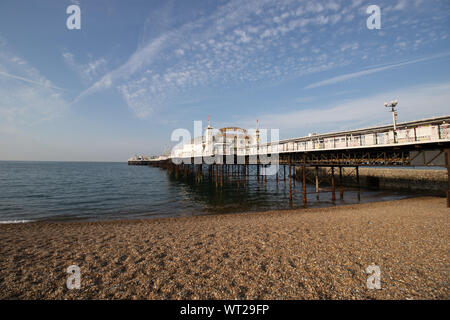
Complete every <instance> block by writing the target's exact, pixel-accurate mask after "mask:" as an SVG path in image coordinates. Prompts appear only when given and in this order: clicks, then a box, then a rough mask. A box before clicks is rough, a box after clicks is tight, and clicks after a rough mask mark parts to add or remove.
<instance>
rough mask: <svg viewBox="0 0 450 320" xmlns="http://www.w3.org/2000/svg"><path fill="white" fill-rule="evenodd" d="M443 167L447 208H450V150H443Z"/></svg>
mask: <svg viewBox="0 0 450 320" xmlns="http://www.w3.org/2000/svg"><path fill="white" fill-rule="evenodd" d="M445 166H446V167H447V181H448V190H447V208H450V149H445Z"/></svg>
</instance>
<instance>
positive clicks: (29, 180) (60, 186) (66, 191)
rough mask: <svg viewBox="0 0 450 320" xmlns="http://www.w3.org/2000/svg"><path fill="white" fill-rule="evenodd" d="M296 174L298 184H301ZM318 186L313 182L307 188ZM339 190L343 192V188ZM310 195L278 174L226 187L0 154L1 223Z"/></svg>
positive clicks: (216, 207)
mask: <svg viewBox="0 0 450 320" xmlns="http://www.w3.org/2000/svg"><path fill="white" fill-rule="evenodd" d="M300 189H301V185H300V183H298V182H297V184H296V186H295V190H297V191H300ZM313 191H314V187H313V186H308V192H313ZM408 196H410V195H408V194H405V193H400V192H392V191H389V192H384V191H370V190H362V191H361V200H362V201H361V202H372V201H383V200H390V199H401V198H405V197H408ZM336 197H337V198H339V194H338V192H337V195H336ZM302 199H303V195H302V194H299V193H294V200H293V203H292V206H290V204H289V187H288V184H287V183H284V182H283V180H282V179H280V181H279V183H278V184H277V183H276V181H275V178H274V177H270V178H268V181H267V183H263V182H259V183H258V182H257V180H256V178H255V177H250V180H249V181H248V182H247V184H246V186H245V187H243V186H242V184H240V185H239V186H238V185H237V183H236V182H235V181H234V182H233V181H228V182H226V183H225V184H224V187H223V189H220V188H219V189H216V186H215V183H214V182H212V181H210V180H209V179H206V178H205V179H203V181H202V182H201V183H195V182H194V181H191V180H183V179H178V180H176V179H174V178H173V177H172V176H170V175H169V174H168V172H167V171H166V170H163V169H160V168H154V167H147V166H128V165H127V163H98V162H96V163H88V162H19V161H0V223H19V222H29V221H80V220H81V221H97V220H114V219H143V218H161V217H176V216H189V215H200V214H224V213H242V212H252V211H267V210H274V209H289V208H303V200H302ZM357 202H358V201H357V196H356V192H354V191H345V196H344V200H343V201H341V200H337V201H336V202H335V203H332V202H331V194H330V193H325V194H321V195H320V200H319V201H317V200H316V196H315V195H314V194H310V195H308V207H324V206H333V205H342V204H351V203H357Z"/></svg>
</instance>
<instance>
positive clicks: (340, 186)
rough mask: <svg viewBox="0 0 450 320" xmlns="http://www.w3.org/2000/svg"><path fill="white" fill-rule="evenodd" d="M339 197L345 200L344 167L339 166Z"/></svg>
mask: <svg viewBox="0 0 450 320" xmlns="http://www.w3.org/2000/svg"><path fill="white" fill-rule="evenodd" d="M339 197H340V199H341V200H344V187H343V186H342V167H339Z"/></svg>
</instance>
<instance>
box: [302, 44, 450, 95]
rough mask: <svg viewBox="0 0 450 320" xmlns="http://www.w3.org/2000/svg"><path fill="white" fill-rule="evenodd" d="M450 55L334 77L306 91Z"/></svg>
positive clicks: (312, 85) (309, 87)
mask: <svg viewBox="0 0 450 320" xmlns="http://www.w3.org/2000/svg"><path fill="white" fill-rule="evenodd" d="M449 55H450V52H447V53H443V54H438V55H433V56H430V57H426V58H421V59H415V60H410V61H404V62H400V63H394V64H390V65H387V66H383V67H376V68H369V69H366V70H363V71H358V72H353V73H348V74H344V75H340V76H337V77H333V78H330V79H327V80H322V81H319V82H315V83H312V84H310V85H308V86H306V87H305V88H304V89H313V88H318V87H323V86H327V85H332V84H336V83H340V82H344V81H348V80H352V79H357V78H360V77H363V76H366V75H369V74H373V73H377V72H381V71H386V70H391V69H395V68H399V67H402V66H407V65H410V64H416V63H420V62H426V61H430V60H435V59H438V58H442V57H446V56H449Z"/></svg>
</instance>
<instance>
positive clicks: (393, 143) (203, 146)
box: [129, 116, 450, 207]
mask: <svg viewBox="0 0 450 320" xmlns="http://www.w3.org/2000/svg"><path fill="white" fill-rule="evenodd" d="M129 164H137V163H130V162H129ZM145 164H146V165H151V166H157V167H161V168H164V169H166V170H168V171H169V173H170V174H172V175H173V176H175V177H176V178H181V177H184V178H186V177H188V176H189V177H193V178H194V179H195V180H196V181H201V180H202V179H204V178H205V177H207V178H209V179H211V180H213V181H214V183H215V185H216V187H217V188H220V187H222V186H223V184H224V182H226V181H228V180H232V181H234V182H235V183H237V184H238V185H245V184H246V181H247V180H248V179H250V177H254V178H255V179H256V180H257V181H258V182H260V183H263V184H265V183H268V180H269V181H275V182H276V183H279V182H280V181H282V182H283V183H287V184H288V186H289V201H290V203H291V204H292V201H293V194H294V193H300V194H301V195H302V196H303V204H305V205H306V204H307V194H308V193H307V189H306V184H307V183H311V184H313V185H315V191H314V192H313V193H314V194H315V195H316V198H317V199H319V196H320V195H319V194H320V193H327V194H330V195H331V200H332V201H335V200H336V196H337V194H338V196H339V198H340V199H343V198H344V187H343V184H342V181H343V179H344V175H345V179H346V180H348V179H349V178H351V179H353V180H354V185H355V188H353V190H355V191H356V193H357V197H358V200H360V197H361V196H360V176H359V168H360V167H446V168H447V173H448V188H447V190H442V191H443V193H444V192H445V193H446V195H447V206H448V207H450V116H442V117H436V118H430V119H423V120H417V121H410V122H404V123H400V124H398V125H396V127H395V129H394V128H393V126H378V127H371V128H365V129H358V130H350V131H343V132H333V133H327V134H311V135H309V136H307V137H301V138H292V139H286V140H279V141H271V142H264V143H261V139H260V131H259V129H256V131H255V132H254V134H250V133H249V132H248V131H247V130H245V129H241V128H236V127H228V128H222V129H219V130H215V129H214V130H213V128H212V127H211V126H209V125H208V127H207V128H206V130H205V135H203V136H202V137H197V138H195V139H192V141H190V142H189V143H184V144H183V145H182V146H181V147H176V148H174V149H173V150H172V153H171V155H170V156H167V157H159V158H155V159H150V160H149V161H148V162H146V163H145ZM274 167H275V168H276V169H275V171H274V170H273V168H274ZM320 168H321V169H322V171H323V170H327V171H328V173H329V174H328V175H329V177H330V181H329V182H328V183H327V186H328V188H321V186H320V179H319V169H320ZM343 168H347V169H346V170H343ZM348 168H352V170H349V169H348ZM273 171H274V172H273ZM268 177H269V179H268ZM296 184H299V186H297V185H296ZM346 190H348V188H347V189H346Z"/></svg>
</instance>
